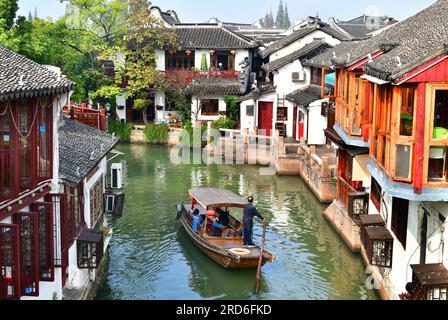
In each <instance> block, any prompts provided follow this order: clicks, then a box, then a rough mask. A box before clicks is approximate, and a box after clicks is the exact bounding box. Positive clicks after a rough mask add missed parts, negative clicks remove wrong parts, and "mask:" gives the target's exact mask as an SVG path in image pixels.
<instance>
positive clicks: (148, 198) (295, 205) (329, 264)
mask: <svg viewBox="0 0 448 320" xmlns="http://www.w3.org/2000/svg"><path fill="white" fill-rule="evenodd" d="M117 149H119V150H120V151H121V152H124V153H125V155H124V156H121V157H119V158H117V159H115V160H114V162H116V161H120V160H121V161H122V162H123V167H124V181H125V183H126V184H125V186H124V191H125V193H126V201H125V208H124V214H123V217H122V218H121V219H119V220H115V221H112V222H111V224H112V227H113V228H114V236H113V239H112V241H111V246H110V258H111V259H110V266H109V271H108V274H107V279H106V281H105V283H104V285H103V286H102V287H101V288H100V290H99V292H98V295H97V299H123V300H131V299H132V300H133V299H137V300H141V299H168V300H171V299H173V300H185V299H250V298H253V289H254V285H255V275H256V271H255V270H225V269H223V268H222V267H221V266H220V265H218V264H217V263H215V262H214V261H212V260H211V259H210V258H208V257H207V256H205V255H204V254H203V253H202V252H201V251H200V250H199V249H198V248H196V247H195V246H194V244H193V243H192V242H191V241H190V240H189V238H188V236H187V235H186V233H185V232H184V231H183V230H182V228H181V227H180V225H179V223H178V222H177V221H176V209H175V204H176V202H178V201H181V200H188V194H187V192H188V189H189V188H191V187H219V188H226V189H229V190H232V191H233V192H236V193H239V194H241V195H244V196H247V195H253V196H254V198H255V205H256V206H257V208H258V210H259V211H260V212H261V213H262V214H263V215H264V216H265V217H266V218H267V221H268V223H269V224H268V229H267V233H266V238H267V250H269V251H270V252H273V253H275V254H276V256H277V260H276V261H275V262H274V263H268V264H266V265H265V266H264V267H263V269H262V287H261V293H260V295H259V296H258V298H259V299H287V300H293V299H300V300H302V299H305V300H308V299H378V296H377V295H376V293H375V291H373V290H369V289H367V287H366V284H365V283H366V279H367V277H368V275H367V274H366V273H365V267H364V265H363V263H362V261H361V258H360V256H359V255H356V254H353V253H351V252H350V250H348V249H347V247H346V245H345V244H344V242H343V241H342V240H341V239H340V238H339V236H338V235H337V234H336V233H335V232H334V231H333V230H332V228H331V226H330V225H329V223H328V222H327V221H326V220H325V219H324V218H323V215H322V212H323V211H324V210H325V206H324V205H322V204H320V203H319V201H318V200H317V199H316V197H315V196H314V195H313V194H312V192H311V191H310V190H309V189H308V188H307V186H306V185H305V183H304V182H303V181H302V180H301V179H300V178H298V177H278V176H263V175H260V171H259V167H257V166H240V165H219V166H217V165H211V166H207V165H175V164H172V163H171V161H170V148H169V147H166V146H147V145H119V146H118V147H117ZM255 220H256V221H257V219H255ZM261 232H262V228H261V224H260V223H259V222H256V223H255V228H254V240H255V242H257V241H258V242H259V241H260V239H261Z"/></svg>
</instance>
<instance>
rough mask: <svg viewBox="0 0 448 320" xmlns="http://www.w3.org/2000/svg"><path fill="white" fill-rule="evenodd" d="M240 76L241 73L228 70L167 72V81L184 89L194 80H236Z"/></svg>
mask: <svg viewBox="0 0 448 320" xmlns="http://www.w3.org/2000/svg"><path fill="white" fill-rule="evenodd" d="M239 76H240V72H239V71H235V70H226V71H181V70H179V71H175V70H173V71H171V70H168V71H165V77H166V79H167V80H168V81H169V82H170V83H171V84H172V85H173V86H175V87H177V88H181V87H184V86H186V85H188V84H190V83H191V82H193V80H194V79H208V78H215V79H236V78H238V77H239Z"/></svg>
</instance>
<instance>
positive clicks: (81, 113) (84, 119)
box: [64, 106, 106, 131]
mask: <svg viewBox="0 0 448 320" xmlns="http://www.w3.org/2000/svg"><path fill="white" fill-rule="evenodd" d="M64 111H65V114H66V115H68V117H70V119H73V120H77V121H79V122H81V123H83V124H85V125H87V126H89V127H93V128H96V129H98V130H101V131H106V112H105V110H104V109H101V110H96V109H90V108H87V107H84V106H81V107H75V106H71V107H68V106H66V107H64Z"/></svg>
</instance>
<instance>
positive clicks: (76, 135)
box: [59, 119, 118, 185]
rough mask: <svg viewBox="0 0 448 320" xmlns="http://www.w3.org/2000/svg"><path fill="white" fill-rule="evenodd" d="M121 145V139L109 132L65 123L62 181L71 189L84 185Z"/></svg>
mask: <svg viewBox="0 0 448 320" xmlns="http://www.w3.org/2000/svg"><path fill="white" fill-rule="evenodd" d="M117 143H118V139H117V138H114V137H113V136H112V135H110V134H108V133H106V132H103V131H100V130H98V129H95V128H92V127H89V126H86V125H84V124H82V123H79V122H78V121H75V120H71V119H64V124H63V125H62V126H61V127H60V128H59V174H60V178H61V180H62V181H63V182H64V183H65V184H68V185H76V184H78V183H80V182H81V181H82V180H83V178H84V177H85V176H86V175H88V174H89V172H90V171H91V170H92V169H94V168H95V167H96V166H97V165H98V163H99V162H100V160H101V159H103V158H104V157H105V156H106V155H107V154H108V153H109V152H110V151H111V150H112V148H113V147H114V146H115V145H116V144H117ZM78 168H79V171H78ZM78 172H79V174H78Z"/></svg>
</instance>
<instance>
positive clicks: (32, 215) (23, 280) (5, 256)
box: [0, 46, 74, 300]
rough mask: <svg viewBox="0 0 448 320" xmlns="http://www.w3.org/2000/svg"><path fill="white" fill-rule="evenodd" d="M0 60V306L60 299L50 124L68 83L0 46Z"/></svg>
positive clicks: (55, 141) (54, 139)
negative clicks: (7, 302) (0, 303)
mask: <svg viewBox="0 0 448 320" xmlns="http://www.w3.org/2000/svg"><path fill="white" fill-rule="evenodd" d="M0 57H1V58H0V74H1V77H0V265H1V268H0V299H1V300H13V299H22V300H28V299H52V298H59V299H60V298H61V297H62V286H61V281H62V277H63V276H62V268H61V266H62V260H61V251H60V241H61V236H62V233H60V230H61V224H62V223H64V221H61V220H60V216H59V214H60V206H59V203H60V201H61V198H62V196H61V195H60V192H59V148H58V145H59V136H58V119H59V116H60V110H61V108H62V106H63V105H65V104H66V103H67V102H68V101H69V95H70V92H71V91H72V90H73V88H74V84H73V83H72V82H71V81H69V80H67V79H66V78H65V77H64V76H63V75H61V74H60V72H57V69H56V68H51V67H46V66H42V65H39V64H37V63H35V62H33V61H31V60H29V59H27V58H25V57H23V56H21V55H19V54H17V53H15V52H12V51H10V50H8V49H6V48H4V47H1V46H0ZM55 218H56V219H55Z"/></svg>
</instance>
